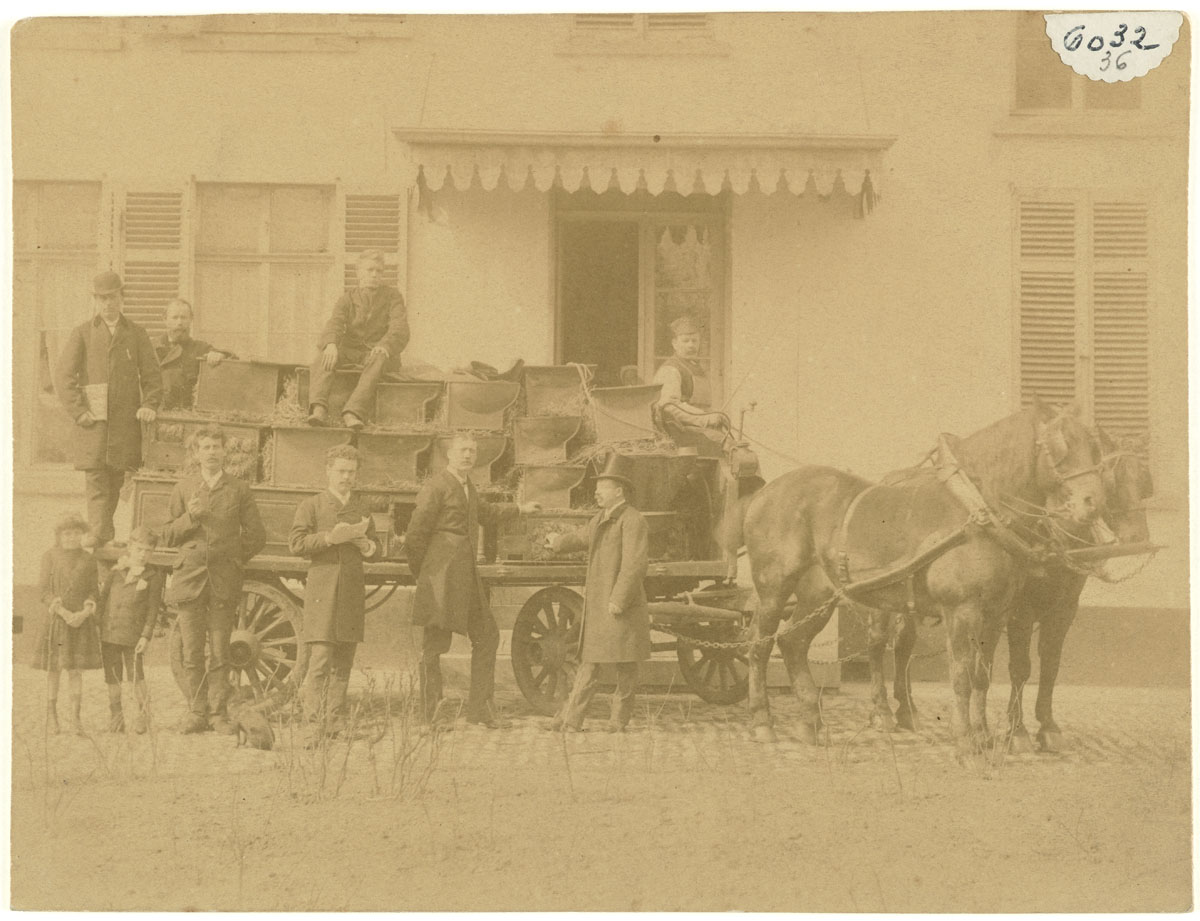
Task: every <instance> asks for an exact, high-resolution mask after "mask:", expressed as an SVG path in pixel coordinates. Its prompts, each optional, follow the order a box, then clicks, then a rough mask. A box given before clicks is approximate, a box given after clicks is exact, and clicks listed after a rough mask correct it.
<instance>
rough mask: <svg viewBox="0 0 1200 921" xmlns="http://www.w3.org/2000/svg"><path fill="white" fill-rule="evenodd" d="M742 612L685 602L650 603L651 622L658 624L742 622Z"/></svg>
mask: <svg viewBox="0 0 1200 921" xmlns="http://www.w3.org/2000/svg"><path fill="white" fill-rule="evenodd" d="M741 619H742V612H741V611H731V610H728V609H727V608H710V607H708V606H707V605H703V604H688V603H686V602H683V601H652V602H650V620H651V622H656V623H665V624H679V623H689V622H690V623H708V622H711V621H714V620H721V621H729V622H730V623H737V622H740V621H741Z"/></svg>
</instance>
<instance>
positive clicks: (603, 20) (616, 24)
mask: <svg viewBox="0 0 1200 921" xmlns="http://www.w3.org/2000/svg"><path fill="white" fill-rule="evenodd" d="M634 16H635V14H634V13H576V14H575V28H576V29H586V30H588V31H593V30H618V29H632V28H633V27H634V22H635V20H634Z"/></svg>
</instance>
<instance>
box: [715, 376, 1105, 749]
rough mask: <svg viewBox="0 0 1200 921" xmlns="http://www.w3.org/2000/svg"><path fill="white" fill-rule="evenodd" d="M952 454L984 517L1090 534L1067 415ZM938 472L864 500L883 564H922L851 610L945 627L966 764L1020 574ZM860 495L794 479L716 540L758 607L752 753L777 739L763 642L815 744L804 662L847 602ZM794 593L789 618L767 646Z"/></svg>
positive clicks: (996, 426) (1012, 423)
mask: <svg viewBox="0 0 1200 921" xmlns="http://www.w3.org/2000/svg"><path fill="white" fill-rule="evenodd" d="M954 453H955V454H956V455H957V457H958V459H959V461H960V463H961V468H962V470H965V471H969V473H970V474H971V476H972V482H975V483H976V486H975V487H974V488H975V489H976V490H977V491H976V495H978V496H979V497H980V502H984V503H986V506H987V508H989V509H997V508H1003V507H1006V505H1007V504H1008V503H1009V502H1013V501H1015V502H1018V503H1020V504H1021V505H1022V506H1027V507H1036V508H1039V509H1045V511H1046V512H1047V513H1048V514H1050V515H1053V516H1055V517H1056V518H1058V519H1061V520H1062V521H1064V522H1065V523H1069V524H1070V525H1071V526H1076V527H1080V526H1084V525H1087V524H1089V523H1091V522H1092V521H1094V520H1095V518H1096V516H1097V515H1099V513H1100V511H1101V508H1102V505H1103V499H1104V493H1103V486H1102V482H1101V474H1100V466H1099V458H1100V451H1099V446H1098V445H1097V443H1096V442H1095V440H1094V439H1093V438H1092V437H1091V434H1090V432H1089V431H1088V429H1087V428H1086V427H1085V426H1084V425H1083V423H1082V422H1081V421H1080V420H1079V418H1078V415H1077V414H1076V413H1075V412H1073V411H1069V410H1068V411H1062V412H1056V411H1054V410H1053V409H1051V408H1050V407H1048V406H1046V405H1045V404H1043V403H1042V402H1041V401H1040V400H1035V401H1034V403H1033V405H1032V406H1031V407H1029V408H1027V409H1025V410H1022V411H1021V412H1018V413H1015V414H1013V415H1011V416H1009V417H1006V418H1005V419H1002V420H1000V421H999V422H996V423H993V424H992V425H990V426H988V427H987V428H985V429H983V430H981V431H979V432H977V433H975V434H974V435H972V436H970V437H968V438H965V439H962V440H961V441H958V442H956V443H955V447H954ZM942 473H944V471H938V472H932V471H931V472H929V473H919V474H918V473H914V475H913V480H914V482H913V483H911V484H909V485H908V486H906V487H900V486H893V487H874V496H875V497H882V498H883V500H884V501H885V503H886V502H891V503H892V507H891V512H892V513H893V517H892V518H891V519H890V520H889V521H888V522H886V523H885V527H884V529H882V530H880V529H876V531H877V533H879V534H880V535H881V536H880V540H879V543H880V544H881V545H884V546H886V549H888V550H889V551H894V550H895V549H896V548H897V547H902V548H908V549H913V548H915V551H916V552H915V553H914V554H912V558H915V559H917V560H919V561H920V563H921V565H920V566H919V567H918V568H916V569H915V570H914V571H912V572H910V573H909V574H908V575H909V576H910V577H909V578H905V579H891V580H890V581H888V580H884V581H881V582H877V583H876V584H873V585H872V587H870V588H869V589H867V590H863V591H859V592H856V593H855V594H854V596H853V597H852V598H851V599H850V600H852V601H854V602H856V603H859V604H862V605H865V606H867V607H871V608H875V609H879V610H890V611H897V610H908V611H912V612H914V613H915V612H922V613H928V614H931V615H933V616H935V617H940V618H941V619H943V620H944V621H945V622H946V624H947V627H948V629H947V649H948V652H949V656H950V675H951V684H952V686H953V688H954V692H955V699H956V706H955V711H954V732H955V736H956V741H957V743H958V747H959V750H960V753H966V752H968V751H970V750H972V749H975V750H978V749H979V748H980V747H982V746H983V745H985V744H986V739H987V720H986V703H987V690H988V685H989V682H990V672H991V663H992V655H993V653H994V650H995V646H996V643H997V641H998V640H999V636H1000V633H1001V631H1002V630H1003V628H1004V625H1005V623H1006V621H1007V619H1008V615H1009V612H1010V611H1011V608H1012V605H1013V601H1014V598H1015V594H1016V590H1017V588H1018V587H1019V584H1020V581H1021V578H1022V573H1023V570H1022V561H1020V560H1018V559H1016V558H1015V557H1014V556H1013V551H1012V548H1011V546H1010V545H1009V543H1008V542H1007V541H1005V540H1004V539H1003V534H1002V533H998V531H997V529H996V528H989V527H985V526H984V524H983V523H982V521H981V515H982V514H983V511H982V510H980V509H975V510H973V511H972V513H971V515H970V516H969V519H970V520H969V521H967V522H966V523H964V518H967V517H968V516H967V515H966V514H965V513H964V505H963V502H962V500H961V499H960V498H959V496H960V495H961V492H955V491H954V490H953V489H952V488H950V487H951V483H950V478H949V476H948V475H947V476H946V477H945V478H943V476H942ZM943 479H944V481H943ZM868 490H872V484H871V483H870V482H869V481H867V480H865V479H862V478H861V477H858V476H855V475H853V474H850V473H846V472H843V471H840V470H836V469H833V468H830V467H820V466H807V467H802V468H800V469H798V470H794V471H792V472H791V473H788V474H785V475H784V476H782V477H780V478H778V479H776V480H774V481H772V482H771V483H769V484H767V485H766V486H764V487H763V488H762V489H760V490H759V491H757V492H755V493H753V494H752V495H751V496H749V497H747V501H746V502H745V504H744V505H742V506H741V507H740V509H738V511H740V513H741V514H740V516H737V518H738V520H734V521H733V522H732V526H731V527H730V528H729V529H728V531H727V537H728V536H732V537H733V539H734V540H737V541H740V542H742V543H744V545H745V547H746V551H747V554H748V556H749V560H750V569H751V575H752V578H753V581H754V586H755V588H756V590H757V592H758V598H759V605H758V608H757V610H756V611H755V613H754V616H753V619H752V621H751V629H750V640H749V642H750V647H749V660H750V669H749V686H750V687H749V710H750V718H751V734H752V737H753V738H754V739H755V740H756V741H760V742H773V741H774V740H775V738H776V736H775V732H774V730H773V728H772V723H771V715H770V709H769V704H768V702H767V694H766V667H767V660H768V658H769V656H770V654H771V647H772V645H773V643H774V642H778V643H779V647H780V651H781V653H782V654H783V658H784V663H785V665H786V666H787V670H788V675H789V678H790V679H791V685H792V691H793V693H794V694H795V696H796V698H797V700H798V701H799V702H800V709H801V715H800V722H799V725H798V727H797V728H798V734H799V735H800V737H801V738H802V739H803V740H805V741H808V742H812V743H815V742H816V741H817V739H818V737H819V732H820V729H821V716H820V708H819V696H818V693H817V688H816V685H815V683H814V682H813V679H812V674H811V672H810V671H809V667H808V650H809V646H810V645H811V643H812V640H813V638H814V637H815V636H816V635H817V634H818V633H819V632H820V631H821V630H822V629H823V628H824V626H825V624H826V623H828V621H829V618H830V616H831V615H832V612H833V609H834V607H835V606H836V604H837V603H838V601H839V600H844V599H845V597H846V596H845V594H844V593H843V592H842V586H843V585H844V584H845V583H846V582H848V581H849V580H847V579H846V578H845V571H844V570H845V567H846V561H847V559H848V555H847V552H846V548H847V546H852V544H850V545H848V544H847V543H846V538H847V535H848V533H849V530H850V528H849V523H850V521H851V519H852V518H853V517H854V516H852V515H848V512H852V511H853V509H852V506H855V507H857V506H858V504H859V502H860V501H861V497H863V496H864V495H865V494H866V493H867V491H868ZM859 517H861V516H859ZM871 522H872V519H871V516H870V515H868V516H867V524H866V525H859V526H858V527H859V531H860V532H861V529H862V528H863V527H866V528H868V532H867V536H868V540H867V543H868V544H869V543H871V540H870V537H871V534H870V525H871ZM884 532H886V533H884ZM731 542H732V541H728V542H727V549H728V548H729V546H730V543H731ZM931 548H932V549H931ZM864 584H865V583H864ZM793 594H794V595H795V596H796V606H795V609H794V611H793V612H792V614H791V615H790V616H789V617H788V618H787V623H786V625H785V626H784V628H783V630H782V631H779V632H778V634H777V631H778V630H779V625H780V622H781V620H783V615H784V607H785V605H786V604H787V603H788V601H789V599H790V598H791V596H792V595H793ZM914 641H915V627H914V628H913V629H912V630H911V631H908V632H907V633H905V631H901V635H900V636H898V637H897V648H898V649H900V647H901V644H902V643H908V644H909V646H908V650H907V652H911V643H912V642H914ZM905 654H907V653H905ZM906 683H907V679H906V680H905V684H906ZM898 687H899V686H898ZM879 690H880V692H881V693H879V694H875V693H874V692H873V698H874V699H875V703H876V707H877V708H881V712H882V711H886V715H887V719H889V720H891V719H892V714H891V711H890V708H889V707H888V706H887V700H886V695H885V694H882V684H881V683H880V688H879ZM904 690H905V693H904V694H903V695H902V697H903V699H902V700H901V709H900V718H901V722H902V723H903V722H905V721H906V720H907V721H908V722H909V723H910V724H915V709H914V708H913V707H912V702H911V694H909V693H907V688H905V689H904ZM900 696H901V695H900V694H899V693H898V697H900ZM880 697H882V700H880V699H879V698H880Z"/></svg>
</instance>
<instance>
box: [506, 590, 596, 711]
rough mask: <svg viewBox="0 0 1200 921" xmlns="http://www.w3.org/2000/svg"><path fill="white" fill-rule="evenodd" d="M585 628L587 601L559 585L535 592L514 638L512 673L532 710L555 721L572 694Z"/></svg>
mask: <svg viewBox="0 0 1200 921" xmlns="http://www.w3.org/2000/svg"><path fill="white" fill-rule="evenodd" d="M582 624H583V599H582V598H580V597H579V595H578V593H576V592H573V591H572V590H571V589H569V588H564V587H563V586H561V585H551V586H549V587H547V588H543V589H541V590H540V591H537V592H535V593H534V594H533V595H531V596H530V597H529V600H528V601H526V602H525V604H523V605H522V606H521V611H520V613H519V614H517V620H516V622H515V623H514V624H513V632H512V667H513V676H514V677H515V678H516V680H517V687H519V688H520V689H521V693H522V694H524V695H525V699H526V700H527V701H529V703H530V705H531V706H532V707H533V708H534V709H535V710H537V711H538V712H539V713H542V714H544V715H546V716H553V715H554V714H555V713H556V712H558V710H559V708H560V707H561V706H562V704H563V701H565V700H566V699H567V695H568V694H569V693H570V692H571V684H572V683H573V682H574V680H575V667H576V660H577V658H578V654H579V636H580V630H581V628H582Z"/></svg>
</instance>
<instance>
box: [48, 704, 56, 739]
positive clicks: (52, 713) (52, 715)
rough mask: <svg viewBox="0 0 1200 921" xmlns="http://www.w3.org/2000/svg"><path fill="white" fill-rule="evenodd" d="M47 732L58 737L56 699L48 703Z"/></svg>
mask: <svg viewBox="0 0 1200 921" xmlns="http://www.w3.org/2000/svg"><path fill="white" fill-rule="evenodd" d="M46 731H47V732H48V733H50V735H52V736H56V735H58V701H57V700H55V699H54V698H51V699H50V700H48V701H46Z"/></svg>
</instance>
